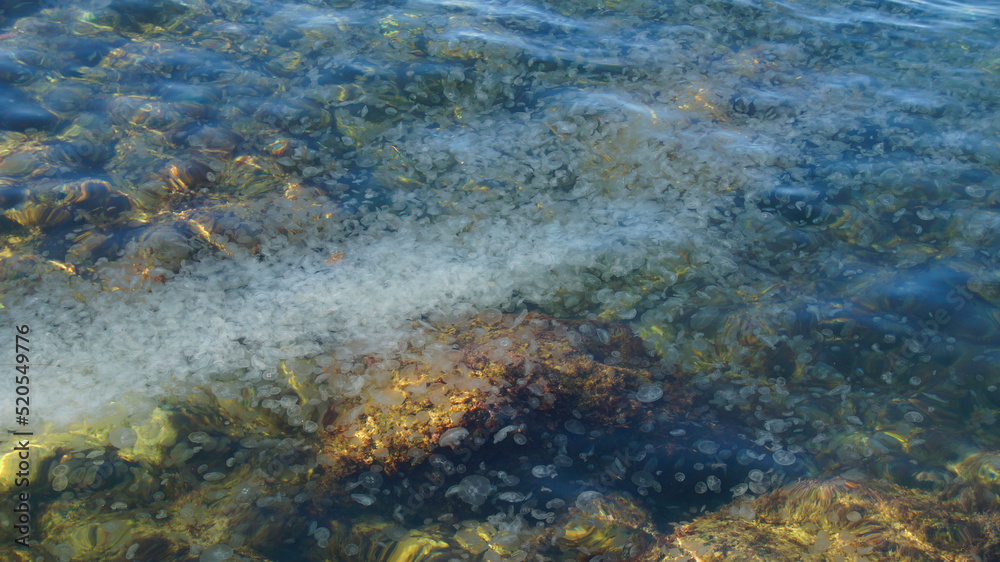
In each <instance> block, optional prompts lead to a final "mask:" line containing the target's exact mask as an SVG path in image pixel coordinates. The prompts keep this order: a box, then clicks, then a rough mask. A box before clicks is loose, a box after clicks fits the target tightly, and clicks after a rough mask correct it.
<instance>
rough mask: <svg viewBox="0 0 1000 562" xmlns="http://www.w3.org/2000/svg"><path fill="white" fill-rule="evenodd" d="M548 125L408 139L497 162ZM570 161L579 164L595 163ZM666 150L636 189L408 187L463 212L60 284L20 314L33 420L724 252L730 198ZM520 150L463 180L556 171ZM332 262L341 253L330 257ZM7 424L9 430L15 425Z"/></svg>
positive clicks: (479, 162) (473, 167)
mask: <svg viewBox="0 0 1000 562" xmlns="http://www.w3.org/2000/svg"><path fill="white" fill-rule="evenodd" d="M627 124H628V125H630V126H631V128H630V129H628V131H629V132H628V135H631V136H633V137H634V136H635V135H637V134H642V133H641V131H642V127H641V126H640V125H641V123H635V122H633V123H627ZM533 126H534V127H535V130H534V131H531V130H530V129H531V127H527V126H524V125H521V124H516V123H509V124H505V125H502V126H499V127H494V128H493V129H491V130H487V129H486V128H485V127H484V128H483V129H482V130H468V131H464V132H462V133H461V135H458V136H456V135H457V134H456V135H448V134H438V135H436V136H434V137H433V139H436V140H432V139H431V138H425V137H419V136H418V137H416V138H412V139H410V143H409V144H406V143H405V142H400V143H397V144H398V145H399V146H400V147H402V148H403V149H404V150H405V149H406V147H409V149H410V150H412V151H417V150H421V151H425V150H428V149H429V150H431V151H440V150H449V147H452V149H454V150H455V152H461V150H459V149H457V148H455V146H458V145H460V146H461V149H462V150H464V151H465V152H467V153H468V154H470V155H473V154H490V150H493V149H497V148H498V147H506V150H513V148H512V146H513V145H512V142H513V140H514V139H513V137H514V136H517V137H518V142H521V143H522V145H521V147H520V149H522V150H528V149H530V148H531V146H530V145H531V141H529V140H526V138H529V137H530V134H529V133H531V134H536V135H538V138H542V137H541V135H540V134H538V130H537V129H545V130H548V127H547V126H545V125H544V124H542V123H536V124H534V125H533ZM505 127H508V128H505ZM623 131H625V129H622V131H616V132H615V133H614V134H615V135H622V134H625V133H624V132H623ZM459 136H460V137H461V142H460V143H458V145H456V141H455V139H456V138H458V137H459ZM402 140H404V141H405V140H406V139H405V138H404V139H402ZM639 140H641V139H639ZM542 142H543V141H535V143H536V144H539V143H542ZM544 142H550V141H548V140H545V141H544ZM630 142H632V143H633V144H635V145H636V146H638V145H641V144H642V143H641V142H639V141H637V140H636V139H635V138H633V139H632V140H631V141H630ZM428 143H431V146H428ZM433 143H437V145H438V146H434V145H433ZM560 150H562V151H563V152H566V154H568V155H569V156H567V157H573V158H584V159H585V158H592V157H593V156H594V155H593V154H585V153H583V152H584V151H581V150H579V149H576V150H577V153H575V154H574V153H572V152H567V151H565V150H563V149H560ZM548 152H549V153H552V151H548ZM550 155H551V154H550ZM647 156H648V157H647ZM653 156H654V154H653V153H650V154H649V155H643V154H634V155H630V156H627V157H624V158H625V159H626V160H629V161H630V162H632V163H633V165H634V166H633V167H635V168H636V169H637V170H638V174H636V173H633V174H632V175H633V176H634V177H633V180H634V181H635V184H634V185H630V186H625V187H623V186H622V185H619V183H616V182H619V181H620V180H619V178H614V179H601V177H600V175H599V174H597V173H596V172H595V174H593V175H591V176H588V175H587V174H583V175H581V177H580V178H579V179H578V180H577V182H576V185H575V186H572V188H571V189H569V190H567V191H559V190H552V189H548V188H546V187H544V186H543V187H540V188H531V187H530V186H526V187H524V188H523V189H521V190H518V189H517V188H516V187H508V188H502V187H501V188H496V189H493V190H490V191H489V192H488V193H487V192H486V191H484V190H482V189H468V190H462V189H454V190H446V191H439V192H434V193H432V192H430V191H428V192H427V193H411V194H408V195H407V194H403V193H398V194H397V198H398V199H409V200H411V201H413V200H420V199H421V198H424V199H429V198H432V197H436V198H437V199H438V200H439V201H445V200H447V201H448V202H449V205H446V206H442V207H441V208H442V209H443V210H442V211H440V212H441V213H442V214H438V215H436V216H430V215H428V214H423V213H420V212H412V213H409V214H404V215H403V216H401V215H400V213H398V212H394V213H390V212H389V211H387V210H382V211H375V212H372V213H373V214H370V215H368V216H365V217H361V222H362V224H369V225H370V226H369V227H368V228H367V229H364V230H358V229H354V230H349V229H346V228H342V227H343V224H344V223H342V222H341V223H338V222H336V221H337V220H338V219H324V220H325V221H326V222H327V224H325V227H326V231H325V232H324V233H320V231H319V230H318V228H317V227H318V226H319V225H320V223H316V224H314V225H312V228H314V230H313V231H312V232H307V233H305V234H303V235H302V236H301V239H300V240H299V241H294V242H293V241H288V240H286V239H285V238H282V237H280V236H277V235H274V236H273V238H272V239H270V240H268V241H267V243H266V244H264V245H263V246H265V247H266V248H267V256H266V257H265V258H264V259H260V258H259V257H258V256H252V255H249V254H246V253H244V254H242V255H241V254H240V253H237V254H236V255H234V256H223V255H211V256H204V257H202V258H201V259H200V260H199V261H196V262H193V263H188V264H186V265H185V266H184V267H183V268H182V270H181V271H180V272H179V273H178V274H177V275H176V276H175V277H173V278H171V279H169V280H168V281H167V282H165V283H162V284H161V283H152V284H150V285H148V288H149V291H148V292H146V291H144V290H142V291H136V292H129V291H108V290H102V289H100V288H98V287H97V286H95V285H93V284H90V283H88V282H86V281H84V280H81V279H74V280H73V282H71V283H68V282H67V281H66V280H65V279H64V278H62V277H58V278H57V277H52V278H49V279H46V280H44V281H43V282H42V283H41V284H40V285H39V286H38V287H37V288H36V290H35V292H34V294H33V295H32V296H30V297H28V298H25V299H23V300H21V301H20V302H11V303H8V309H7V315H8V317H9V318H11V319H12V321H13V322H14V323H17V324H29V325H30V326H31V329H32V332H31V334H30V337H31V345H32V360H33V361H35V362H38V363H51V364H53V365H54V366H52V367H46V368H45V369H44V370H42V368H39V369H38V370H35V371H33V372H32V374H33V375H34V376H33V377H32V387H31V388H32V390H31V392H32V400H33V408H32V411H33V415H34V417H35V419H36V420H37V419H39V418H41V419H44V420H45V421H48V422H53V423H55V424H57V425H61V424H64V423H71V422H74V421H80V420H83V419H93V418H99V417H100V416H101V415H102V414H103V412H104V411H105V410H106V409H107V408H108V405H109V404H110V403H112V402H123V403H128V402H130V401H136V400H137V399H139V398H140V397H157V398H159V397H163V396H164V395H165V394H168V393H170V392H175V391H178V390H177V389H180V390H179V391H178V392H183V391H184V389H186V388H190V387H191V386H195V385H200V384H205V383H209V382H212V381H216V380H233V379H236V378H238V377H243V376H245V375H246V374H247V373H248V372H257V371H259V372H264V371H267V370H274V369H275V368H276V365H277V364H278V362H279V361H280V360H287V359H297V358H303V357H311V356H314V355H316V354H318V353H320V352H324V353H337V354H338V356H340V357H346V356H350V355H357V354H368V353H381V354H391V353H393V352H394V351H396V350H398V349H399V345H400V343H401V342H404V341H405V338H406V337H407V333H406V327H407V326H409V324H410V322H411V321H412V320H414V319H418V318H421V317H424V316H435V315H437V316H454V315H461V314H468V313H470V312H474V311H475V310H476V309H481V308H485V307H502V306H510V305H512V304H514V303H515V302H524V301H527V302H530V303H534V304H537V305H542V306H545V305H546V304H548V303H551V302H552V301H553V299H554V295H555V293H556V291H557V290H558V289H560V288H561V287H564V286H566V285H567V284H572V283H574V282H575V279H574V276H575V275H577V274H579V273H580V272H582V271H583V270H584V269H586V268H596V269H597V270H601V271H603V270H608V269H609V268H610V267H619V268H622V267H624V269H621V270H620V271H619V274H621V273H628V272H629V271H631V270H634V269H635V267H637V266H636V264H635V263H632V264H631V265H627V266H622V265H621V257H622V256H624V255H639V256H642V258H641V259H638V262H637V263H647V262H651V261H653V260H656V259H657V256H660V255H662V254H666V253H669V254H671V255H675V254H676V252H677V251H679V250H683V249H688V250H693V249H699V248H700V249H701V250H700V251H702V252H705V253H706V255H709V254H713V253H714V254H718V255H721V254H722V253H725V251H726V250H725V247H724V245H723V244H721V243H720V241H719V240H715V239H713V234H712V232H711V230H710V229H709V228H708V227H707V224H706V223H707V219H706V213H705V208H706V207H708V206H710V204H711V201H712V200H714V198H715V195H713V194H712V192H711V190H705V191H704V192H699V191H698V190H697V189H692V188H690V187H689V188H687V189H686V190H680V189H674V188H673V187H671V186H670V185H668V183H667V182H666V181H665V180H663V179H662V174H663V172H662V165H661V162H660V161H659V160H658V159H657V158H654V157H653ZM523 157H524V161H520V162H518V161H511V160H509V156H503V155H495V157H493V158H472V157H470V158H469V161H468V162H467V163H466V164H465V166H466V169H465V172H464V173H466V174H475V175H485V174H491V175H492V177H501V178H502V177H504V175H505V174H507V175H510V174H512V173H517V171H518V170H520V169H521V168H524V167H536V168H539V169H542V170H544V167H545V165H546V164H545V163H544V162H543V161H542V159H537V161H528V160H529V158H528V156H523ZM618 158H623V157H621V156H619V157H618ZM578 166H579V165H578ZM583 167H585V166H583ZM643 174H645V177H643ZM480 177H482V176H480ZM424 203H426V201H423V202H421V204H424ZM429 205H430V204H428V206H429ZM415 208H416V205H415ZM270 220H271V219H270V218H268V217H264V221H263V222H264V223H268V222H269V221H270ZM303 240H304V241H305V244H303ZM335 252H342V253H343V258H342V259H340V260H338V261H336V263H327V262H326V260H327V259H328V258H329V257H330V255H332V254H334V253H335ZM175 387H176V388H175ZM171 389H173V390H171ZM3 407H4V408H7V407H9V406H8V404H4V405H3ZM0 415H2V416H3V419H4V422H5V423H9V421H8V420H11V419H12V417H13V416H12V413H11V415H8V414H7V413H4V414H0Z"/></svg>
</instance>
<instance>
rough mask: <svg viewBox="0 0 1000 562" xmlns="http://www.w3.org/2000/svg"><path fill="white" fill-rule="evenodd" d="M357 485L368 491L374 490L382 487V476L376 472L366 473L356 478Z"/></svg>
mask: <svg viewBox="0 0 1000 562" xmlns="http://www.w3.org/2000/svg"><path fill="white" fill-rule="evenodd" d="M358 483H359V484H361V485H362V486H364V487H365V488H366V489H368V490H374V489H376V488H378V487H379V486H381V485H382V475H381V474H379V473H377V472H366V473H364V474H362V475H361V476H360V477H358Z"/></svg>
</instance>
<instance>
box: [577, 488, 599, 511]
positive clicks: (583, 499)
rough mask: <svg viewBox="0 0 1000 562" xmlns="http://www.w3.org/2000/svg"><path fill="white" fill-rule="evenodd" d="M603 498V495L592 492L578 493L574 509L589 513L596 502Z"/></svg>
mask: <svg viewBox="0 0 1000 562" xmlns="http://www.w3.org/2000/svg"><path fill="white" fill-rule="evenodd" d="M603 497H604V495H603V494H601V493H600V492H595V491H594V490H587V491H586V492H580V495H579V496H577V497H576V507H577V509H580V510H583V511H591V510H593V509H594V508H595V507H596V503H597V501H598V500H600V499H601V498H603Z"/></svg>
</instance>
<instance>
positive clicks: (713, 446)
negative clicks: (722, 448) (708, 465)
mask: <svg viewBox="0 0 1000 562" xmlns="http://www.w3.org/2000/svg"><path fill="white" fill-rule="evenodd" d="M694 446H695V448H696V449H698V450H699V451H701V452H702V453H705V454H706V455H714V454H715V453H717V452H719V444H718V443H716V442H715V441H709V440H708V439H702V440H701V441H698V442H697V443H695V444H694Z"/></svg>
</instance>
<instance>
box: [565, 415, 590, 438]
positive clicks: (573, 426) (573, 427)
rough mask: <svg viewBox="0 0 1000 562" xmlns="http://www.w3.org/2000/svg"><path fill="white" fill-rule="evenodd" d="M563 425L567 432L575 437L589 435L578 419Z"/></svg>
mask: <svg viewBox="0 0 1000 562" xmlns="http://www.w3.org/2000/svg"><path fill="white" fill-rule="evenodd" d="M563 425H564V426H565V427H566V431H568V432H570V433H572V434H574V435H583V434H585V433H587V429H586V428H585V427H583V424H582V423H580V420H577V419H572V420H567V421H566V423H564V424H563Z"/></svg>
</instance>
